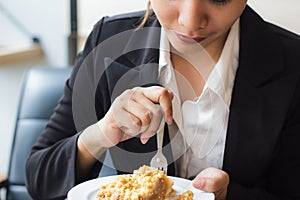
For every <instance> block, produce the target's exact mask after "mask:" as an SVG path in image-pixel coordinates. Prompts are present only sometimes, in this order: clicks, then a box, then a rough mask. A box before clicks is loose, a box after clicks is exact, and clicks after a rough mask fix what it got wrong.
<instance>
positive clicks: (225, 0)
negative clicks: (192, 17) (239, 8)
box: [210, 0, 230, 6]
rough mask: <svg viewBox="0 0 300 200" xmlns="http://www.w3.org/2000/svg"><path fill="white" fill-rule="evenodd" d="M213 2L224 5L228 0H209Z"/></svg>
mask: <svg viewBox="0 0 300 200" xmlns="http://www.w3.org/2000/svg"><path fill="white" fill-rule="evenodd" d="M210 1H211V2H212V3H213V4H216V5H220V6H222V5H225V4H226V3H228V2H229V1H230V0H210Z"/></svg>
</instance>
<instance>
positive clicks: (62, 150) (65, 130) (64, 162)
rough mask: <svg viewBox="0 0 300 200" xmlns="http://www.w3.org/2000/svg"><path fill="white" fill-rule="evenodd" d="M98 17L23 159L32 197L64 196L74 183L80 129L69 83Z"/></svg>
mask: <svg viewBox="0 0 300 200" xmlns="http://www.w3.org/2000/svg"><path fill="white" fill-rule="evenodd" d="M102 21H103V19H102V20H101V21H100V22H99V23H97V24H96V25H95V27H94V29H93V31H92V32H91V34H90V35H89V37H88V39H87V42H86V45H85V48H84V50H83V52H81V53H80V54H79V55H78V56H77V58H76V61H75V66H74V70H73V73H72V75H71V77H70V79H69V80H68V81H67V82H66V84H65V87H64V93H63V96H62V97H61V99H60V100H59V103H58V105H57V107H56V108H55V110H54V113H53V115H52V116H51V118H50V120H49V122H48V124H47V125H46V127H45V129H44V130H43V132H42V133H41V135H40V136H39V138H38V140H37V141H36V143H35V144H34V145H33V147H32V150H31V153H30V155H29V157H28V159H27V163H26V186H27V189H28V191H29V193H30V195H31V196H32V197H33V198H34V199H44V200H47V199H65V198H66V195H67V192H68V191H69V190H70V189H71V188H72V187H73V186H75V185H76V184H77V183H78V180H76V177H75V170H76V151H77V139H78V136H79V134H80V131H81V130H77V129H76V126H75V123H74V118H73V112H72V94H73V87H74V83H75V79H76V75H77V72H78V70H79V68H80V66H81V64H82V63H83V61H84V59H85V57H86V56H87V55H88V54H89V53H90V52H91V51H92V49H93V48H94V47H95V46H96V45H97V40H98V35H99V31H100V29H101V25H102ZM82 130H83V129H82ZM100 168H101V163H100V162H97V163H96V164H95V167H94V169H93V170H91V172H90V174H89V175H88V176H87V177H86V180H88V179H92V178H95V177H97V176H98V173H99V171H100ZM81 181H84V180H81Z"/></svg>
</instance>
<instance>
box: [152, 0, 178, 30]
mask: <svg viewBox="0 0 300 200" xmlns="http://www.w3.org/2000/svg"><path fill="white" fill-rule="evenodd" d="M164 2H165V1H161V0H152V1H151V7H152V9H153V11H154V13H155V15H156V17H157V18H158V20H159V22H160V24H161V25H162V26H163V27H165V28H166V27H170V26H172V24H174V23H176V20H177V14H176V13H177V12H176V9H175V8H173V7H172V6H170V5H168V4H166V3H164ZM165 8H168V9H165Z"/></svg>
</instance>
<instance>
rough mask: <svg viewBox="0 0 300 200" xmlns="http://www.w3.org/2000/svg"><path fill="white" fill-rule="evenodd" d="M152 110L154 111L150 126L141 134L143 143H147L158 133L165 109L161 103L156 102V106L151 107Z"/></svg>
mask: <svg viewBox="0 0 300 200" xmlns="http://www.w3.org/2000/svg"><path fill="white" fill-rule="evenodd" d="M151 111H152V113H153V115H152V116H153V117H152V119H151V122H150V124H149V126H148V128H147V129H146V130H145V131H144V132H142V134H141V142H142V143H143V144H145V143H147V141H148V140H149V139H150V138H151V137H152V136H153V135H155V134H156V132H157V129H158V127H159V125H160V123H161V119H162V115H163V110H162V108H161V106H160V105H159V104H154V106H152V108H151ZM163 123H164V122H163Z"/></svg>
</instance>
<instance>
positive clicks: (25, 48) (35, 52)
mask: <svg viewBox="0 0 300 200" xmlns="http://www.w3.org/2000/svg"><path fill="white" fill-rule="evenodd" d="M42 56H43V49H42V47H41V45H40V44H35V43H33V44H28V45H19V46H17V45H10V46H0V67H1V66H7V65H11V64H16V63H20V62H24V61H28V60H34V59H36V58H39V57H42Z"/></svg>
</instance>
